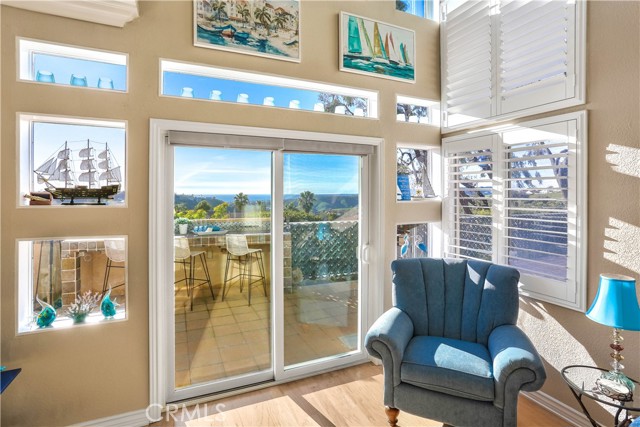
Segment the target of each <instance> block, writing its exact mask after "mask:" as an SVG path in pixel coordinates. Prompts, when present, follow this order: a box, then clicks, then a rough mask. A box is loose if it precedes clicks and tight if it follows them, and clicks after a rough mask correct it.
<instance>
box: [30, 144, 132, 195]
mask: <svg viewBox="0 0 640 427" xmlns="http://www.w3.org/2000/svg"><path fill="white" fill-rule="evenodd" d="M33 172H34V174H35V177H36V180H37V182H38V184H44V185H45V190H46V191H47V192H49V193H50V194H51V196H52V197H53V198H54V199H58V200H60V201H61V202H62V204H68V205H75V204H92V205H104V204H105V203H106V201H107V200H108V199H112V198H113V197H114V196H115V195H116V194H118V192H119V191H120V185H121V182H122V172H121V167H120V165H119V164H118V162H117V160H116V158H115V157H114V155H113V153H112V152H111V150H110V149H109V144H108V143H100V142H95V141H91V140H88V139H87V140H84V141H65V142H64V144H62V145H61V146H60V148H58V150H56V151H55V152H54V153H53V154H52V156H51V157H49V158H48V159H47V160H46V161H45V162H44V163H43V164H42V165H40V166H38V167H37V168H36V169H35V170H34V171H33ZM26 197H30V196H26Z"/></svg>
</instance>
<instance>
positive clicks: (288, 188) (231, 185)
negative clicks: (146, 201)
mask: <svg viewBox="0 0 640 427" xmlns="http://www.w3.org/2000/svg"><path fill="white" fill-rule="evenodd" d="M174 170H175V181H174V182H175V184H174V185H175V188H174V191H175V193H176V194H213V195H224V194H234V195H235V194H238V193H240V192H242V193H245V194H270V193H271V152H269V151H253V150H233V149H219V148H201V147H176V149H175V167H174ZM358 171H359V157H357V156H339V155H326V154H297V153H296V154H285V156H284V194H300V193H301V192H303V191H311V192H312V193H314V194H357V193H358Z"/></svg>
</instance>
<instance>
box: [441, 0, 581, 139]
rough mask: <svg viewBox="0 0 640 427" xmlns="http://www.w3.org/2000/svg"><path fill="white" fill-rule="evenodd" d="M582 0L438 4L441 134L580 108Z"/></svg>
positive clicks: (486, 0) (462, 0) (457, 0)
mask: <svg viewBox="0 0 640 427" xmlns="http://www.w3.org/2000/svg"><path fill="white" fill-rule="evenodd" d="M585 9H586V7H585V5H584V1H583V0H490V1H489V0H479V1H477V0H444V1H443V2H442V10H443V16H442V18H443V21H442V23H441V27H440V28H441V34H440V35H441V57H442V73H441V74H442V114H443V120H442V123H443V128H444V129H447V128H454V127H457V128H461V127H465V125H467V126H469V125H468V124H470V123H473V122H476V123H474V124H477V123H478V122H479V123H482V121H483V120H486V119H495V120H499V119H504V118H510V117H521V116H526V115H531V114H537V113H542V112H546V111H552V110H556V109H559V108H564V107H569V106H572V105H578V104H581V103H584V85H585V83H584V45H585V35H584V34H585V31H584V10H585Z"/></svg>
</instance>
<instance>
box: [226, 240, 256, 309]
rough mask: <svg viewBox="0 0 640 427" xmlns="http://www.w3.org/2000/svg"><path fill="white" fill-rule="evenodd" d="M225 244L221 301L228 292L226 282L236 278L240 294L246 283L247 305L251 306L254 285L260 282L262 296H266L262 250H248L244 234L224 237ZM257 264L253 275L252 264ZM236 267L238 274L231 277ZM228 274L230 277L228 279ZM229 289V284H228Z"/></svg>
mask: <svg viewBox="0 0 640 427" xmlns="http://www.w3.org/2000/svg"><path fill="white" fill-rule="evenodd" d="M226 243H227V264H226V266H225V269H224V284H223V285H222V301H224V297H225V296H226V294H227V293H228V292H229V290H228V289H227V282H230V281H232V280H233V279H236V278H238V279H239V282H240V292H242V289H243V288H244V284H245V281H246V284H247V288H248V289H249V291H248V293H249V297H248V299H249V305H251V287H252V285H253V284H255V283H259V282H262V290H263V291H264V296H265V297H266V296H267V281H266V277H265V274H264V262H263V258H262V249H253V248H249V245H248V244H247V236H245V235H244V234H230V235H227V236H226ZM254 262H257V264H258V274H253V263H254ZM236 265H237V268H238V274H236V275H235V276H233V269H234V267H235V266H236ZM229 273H230V274H231V275H232V277H228V276H229ZM229 288H231V284H229Z"/></svg>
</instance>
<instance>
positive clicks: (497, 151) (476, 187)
mask: <svg viewBox="0 0 640 427" xmlns="http://www.w3.org/2000/svg"><path fill="white" fill-rule="evenodd" d="M585 118H586V114H585V113H570V114H565V115H563V116H558V117H549V118H546V119H541V120H536V121H534V122H529V123H519V124H518V125H517V126H515V127H514V128H513V129H508V130H502V131H496V132H495V133H492V132H491V131H485V132H478V133H477V134H471V135H469V134H467V135H462V136H457V137H451V138H446V139H445V140H444V141H443V147H444V160H445V185H446V188H447V194H446V197H445V200H444V201H443V214H442V217H443V224H444V227H443V229H444V234H445V245H444V256H446V257H455V258H466V259H481V260H486V261H493V262H496V263H499V264H504V265H510V266H512V267H515V268H517V269H518V270H519V271H520V274H521V278H520V281H521V285H522V289H523V291H524V292H525V293H527V294H528V295H531V296H533V297H536V298H539V299H542V300H546V301H551V302H554V303H557V304H560V305H564V306H567V307H570V308H576V309H583V308H584V303H585V299H586V293H585V292H586V290H585V289H586V288H585V287H584V285H585V279H584V278H585V250H584V248H585V243H584V239H586V234H585V233H586V218H585V216H586V173H585V169H586V150H585V146H584V132H585Z"/></svg>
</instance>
